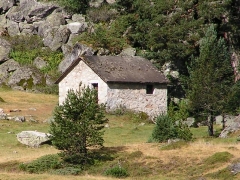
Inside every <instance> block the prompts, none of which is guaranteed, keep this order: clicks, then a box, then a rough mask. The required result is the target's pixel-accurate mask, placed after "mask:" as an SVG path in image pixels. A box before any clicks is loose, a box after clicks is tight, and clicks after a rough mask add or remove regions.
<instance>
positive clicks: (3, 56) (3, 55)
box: [0, 37, 11, 62]
mask: <svg viewBox="0 0 240 180" xmlns="http://www.w3.org/2000/svg"><path fill="white" fill-rule="evenodd" d="M10 51H11V45H10V43H9V42H8V41H7V40H5V39H3V38H1V37H0V62H3V61H6V60H8V59H9V53H10Z"/></svg>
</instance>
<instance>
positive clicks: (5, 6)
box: [0, 0, 16, 14]
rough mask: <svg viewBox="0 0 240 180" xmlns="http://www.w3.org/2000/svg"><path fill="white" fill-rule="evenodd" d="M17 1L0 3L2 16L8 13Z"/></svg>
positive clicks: (8, 0) (7, 0) (9, 0)
mask: <svg viewBox="0 0 240 180" xmlns="http://www.w3.org/2000/svg"><path fill="white" fill-rule="evenodd" d="M15 1H16V0H1V1H0V14H1V13H2V14H3V13H6V12H7V11H8V10H9V9H10V8H11V7H13V5H14V4H15V3H16V2H15Z"/></svg>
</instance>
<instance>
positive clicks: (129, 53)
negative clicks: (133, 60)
mask: <svg viewBox="0 0 240 180" xmlns="http://www.w3.org/2000/svg"><path fill="white" fill-rule="evenodd" d="M120 55H121V56H135V55H136V49H135V48H126V49H123V50H122V52H121V53H120Z"/></svg>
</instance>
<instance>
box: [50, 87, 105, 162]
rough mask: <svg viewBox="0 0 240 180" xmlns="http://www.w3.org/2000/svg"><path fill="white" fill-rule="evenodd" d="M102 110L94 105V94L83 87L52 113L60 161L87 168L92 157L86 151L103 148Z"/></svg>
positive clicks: (53, 133)
mask: <svg viewBox="0 0 240 180" xmlns="http://www.w3.org/2000/svg"><path fill="white" fill-rule="evenodd" d="M106 122H107V120H106V119H105V116H104V106H103V105H98V104H97V103H96V91H95V90H92V89H90V88H89V87H83V88H82V89H81V90H80V91H76V92H74V91H73V90H69V91H68V94H67V97H66V99H65V101H64V102H63V104H62V105H59V106H57V107H56V109H55V111H54V121H53V122H52V123H51V125H50V133H51V134H52V135H53V138H52V142H53V144H54V145H55V146H56V148H57V149H59V150H61V153H60V155H61V156H62V157H63V160H64V161H66V162H70V163H73V164H83V165H84V164H87V163H89V162H91V160H92V157H90V154H89V152H88V151H89V148H90V147H91V148H93V147H102V146H103V142H104V140H103V138H102V135H103V131H102V129H103V128H104V123H106Z"/></svg>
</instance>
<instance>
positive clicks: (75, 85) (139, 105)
mask: <svg viewBox="0 0 240 180" xmlns="http://www.w3.org/2000/svg"><path fill="white" fill-rule="evenodd" d="M80 82H81V83H82V84H83V85H87V86H90V87H92V88H95V89H97V91H98V102H99V103H105V104H106V107H107V109H108V110H109V111H111V110H114V109H117V108H119V107H125V108H127V109H130V110H133V111H138V112H139V111H142V112H146V113H147V114H148V115H150V116H155V115H157V114H159V113H164V112H166V111H167V83H168V80H167V79H166V77H165V76H164V75H163V74H162V73H161V72H159V71H158V70H157V68H156V67H154V66H153V65H152V64H151V62H150V61H148V60H146V59H144V58H142V57H138V56H83V57H80V58H78V59H76V60H75V61H74V62H73V63H72V64H71V65H70V66H69V67H68V68H67V69H66V71H65V72H64V73H63V74H62V75H61V76H60V77H59V78H58V80H57V81H56V83H57V84H59V104H62V103H63V101H64V100H65V98H66V95H67V92H68V90H69V89H73V90H78V89H79V84H80Z"/></svg>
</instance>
